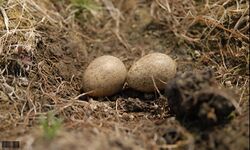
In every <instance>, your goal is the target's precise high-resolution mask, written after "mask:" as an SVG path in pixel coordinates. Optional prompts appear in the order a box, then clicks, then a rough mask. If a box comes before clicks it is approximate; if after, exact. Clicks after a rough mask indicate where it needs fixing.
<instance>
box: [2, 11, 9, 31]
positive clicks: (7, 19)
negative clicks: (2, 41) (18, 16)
mask: <svg viewBox="0 0 250 150" xmlns="http://www.w3.org/2000/svg"><path fill="white" fill-rule="evenodd" d="M0 11H1V13H2V15H3V19H4V24H5V27H6V30H7V33H9V18H8V16H7V14H6V12H5V10H4V8H3V7H1V6H0Z"/></svg>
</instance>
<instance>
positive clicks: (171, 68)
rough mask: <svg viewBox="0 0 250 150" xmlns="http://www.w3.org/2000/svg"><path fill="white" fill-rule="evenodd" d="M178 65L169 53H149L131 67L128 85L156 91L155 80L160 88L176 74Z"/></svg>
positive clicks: (137, 88) (139, 89)
mask: <svg viewBox="0 0 250 150" xmlns="http://www.w3.org/2000/svg"><path fill="white" fill-rule="evenodd" d="M176 68H177V65H176V63H175V61H174V60H173V59H172V58H171V57H169V56H168V55H165V54H162V53H152V54H148V55H146V56H144V57H142V58H141V59H139V60H138V61H137V62H136V63H135V64H133V65H132V67H131V68H130V70H129V72H128V75H127V82H128V86H129V87H131V88H133V89H135V90H138V91H141V92H153V91H155V86H154V82H153V80H154V81H155V83H156V86H157V88H158V89H159V90H163V89H164V88H165V85H166V84H165V83H164V82H167V81H169V80H170V79H171V78H173V77H174V76H175V74H176Z"/></svg>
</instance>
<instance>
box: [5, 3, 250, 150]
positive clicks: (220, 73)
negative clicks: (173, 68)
mask: <svg viewBox="0 0 250 150" xmlns="http://www.w3.org/2000/svg"><path fill="white" fill-rule="evenodd" d="M236 2H238V1H234V0H231V1H226V0H225V1H223V0H222V1H218V2H217V1H208V3H206V2H203V1H198V0H196V1H189V0H176V1H175V0H169V1H163V0H156V1H149V0H136V1H134V0H120V1H115V0H113V1H112V0H102V1H96V3H95V6H96V7H94V8H91V9H90V8H87V7H84V8H79V6H77V7H75V6H72V3H71V1H68V0H62V1H56V0H44V1H42V2H35V1H32V0H27V1H23V0H18V1H17V2H12V1H3V3H2V4H1V8H3V10H2V11H1V13H2V16H0V29H1V33H0V35H1V39H0V41H1V42H0V44H1V46H0V65H1V67H0V69H1V77H0V140H1V141H4V140H17V141H20V142H21V148H22V149H30V148H33V149H41V150H42V149H62V150H64V149H65V150H66V149H89V150H92V149H100V150H101V149H107V150H110V149H111V150H112V149H113V150H133V149H134V150H139V149H176V150H179V149H180V150H182V149H184V150H186V149H187V150H196V149H199V150H203V149H204V150H213V149H218V150H235V149H237V150H248V149H249V100H248V98H249V91H248V90H249V87H248V83H249V70H248V67H249V55H248V54H249V36H248V29H249V17H248V18H247V17H246V16H248V13H249V2H248V1H244V0H243V1H240V3H236ZM4 14H6V15H7V19H8V21H7V22H9V23H7V24H6V16H5V15H4ZM152 52H160V53H165V54H168V55H170V56H171V57H172V58H173V59H175V60H176V62H177V64H178V73H177V75H176V77H175V78H174V79H173V80H172V81H170V82H169V83H167V85H166V90H165V91H160V93H158V92H157V91H155V92H154V93H142V92H138V91H134V90H133V89H130V88H128V87H127V86H126V84H125V85H124V88H123V90H122V91H121V92H120V93H117V94H115V95H113V96H110V97H100V98H93V97H89V96H88V95H81V94H82V93H84V91H83V90H82V86H83V84H84V83H83V82H82V76H83V72H84V70H85V69H86V67H87V65H88V64H89V63H90V62H91V61H92V60H93V59H94V58H96V57H99V56H102V55H106V54H108V55H113V56H116V57H118V58H120V59H121V60H122V61H123V62H124V63H125V66H126V67H127V69H129V68H130V66H131V65H132V64H133V63H134V62H135V61H137V60H138V59H140V58H141V57H142V56H144V55H146V54H149V53H152ZM49 112H52V113H53V114H54V116H55V118H60V119H61V120H62V123H61V127H60V128H59V127H58V129H55V130H58V132H57V134H55V135H53V137H52V138H49V139H48V138H46V137H45V136H44V135H45V134H46V133H45V132H46V130H45V129H44V128H43V127H42V124H41V118H47V119H48V118H49V115H48V114H49ZM52 124H53V120H49V119H48V126H49V127H50V126H52Z"/></svg>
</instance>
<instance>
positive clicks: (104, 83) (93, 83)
mask: <svg viewBox="0 0 250 150" xmlns="http://www.w3.org/2000/svg"><path fill="white" fill-rule="evenodd" d="M126 75H127V69H126V67H125V65H124V64H123V62H122V61H121V60H120V59H119V58H116V57H114V56H109V55H105V56H101V57H98V58H96V59H95V60H93V61H92V62H91V63H90V64H89V66H88V67H87V69H86V70H85V72H84V77H83V81H84V83H83V84H84V86H83V89H84V91H85V92H87V93H88V94H89V95H90V96H95V97H101V96H110V95H113V94H115V93H116V92H118V91H119V90H121V88H122V86H123V84H124V82H125V79H126Z"/></svg>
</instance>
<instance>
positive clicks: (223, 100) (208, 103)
mask: <svg viewBox="0 0 250 150" xmlns="http://www.w3.org/2000/svg"><path fill="white" fill-rule="evenodd" d="M166 96H167V98H168V104H169V107H170V109H171V112H172V113H173V114H175V115H176V117H177V119H179V120H180V121H182V122H183V123H186V125H187V124H189V125H192V126H196V127H197V126H198V127H202V128H204V127H209V126H212V125H216V124H219V123H225V122H226V121H228V120H229V119H228V118H229V115H230V114H231V113H232V111H234V110H235V107H234V105H233V103H232V101H233V98H232V96H230V95H229V94H228V92H227V91H225V90H222V89H220V88H219V87H217V86H216V84H215V81H214V80H213V78H212V73H211V72H210V71H206V72H202V73H194V72H186V73H184V74H182V75H178V76H177V77H176V78H175V79H174V80H172V81H171V82H169V83H168V84H167V87H166Z"/></svg>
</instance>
